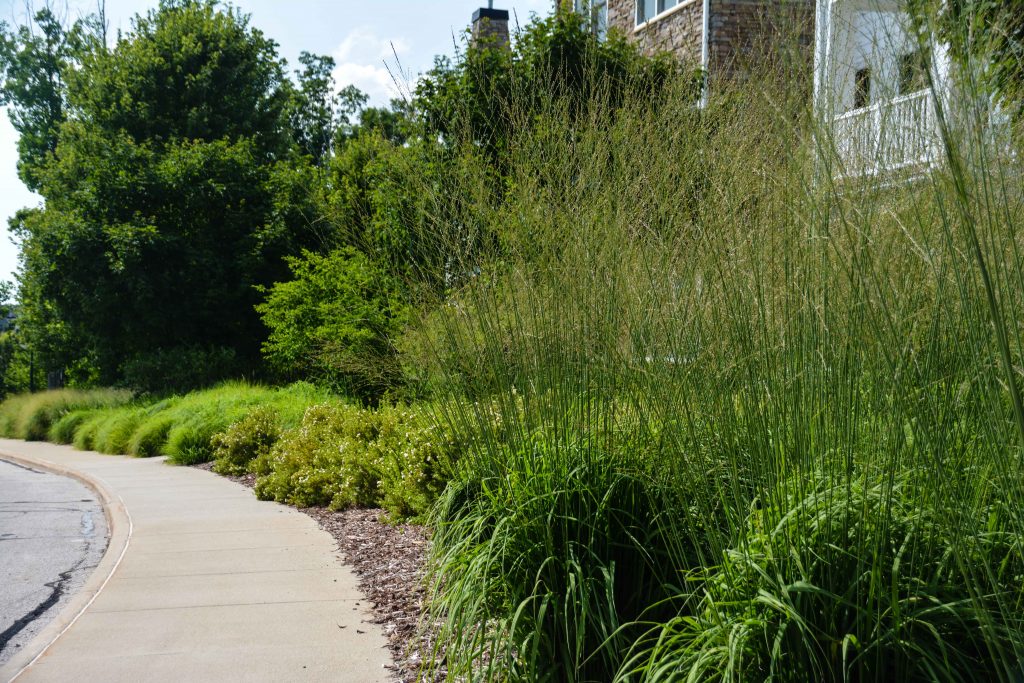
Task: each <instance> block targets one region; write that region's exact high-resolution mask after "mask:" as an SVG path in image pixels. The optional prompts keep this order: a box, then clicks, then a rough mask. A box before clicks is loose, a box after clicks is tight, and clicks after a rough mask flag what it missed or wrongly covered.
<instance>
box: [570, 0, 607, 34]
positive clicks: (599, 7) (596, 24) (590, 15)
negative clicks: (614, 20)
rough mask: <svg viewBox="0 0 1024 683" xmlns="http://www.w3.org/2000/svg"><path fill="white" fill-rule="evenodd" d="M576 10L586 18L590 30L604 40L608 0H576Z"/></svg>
mask: <svg viewBox="0 0 1024 683" xmlns="http://www.w3.org/2000/svg"><path fill="white" fill-rule="evenodd" d="M574 5H575V8H576V12H577V13H578V14H580V15H582V16H583V17H584V18H586V19H587V25H588V26H589V27H590V30H591V32H592V33H593V34H594V35H595V36H597V37H598V38H599V39H601V40H604V39H605V37H606V36H607V35H608V0H576V1H575V3H574Z"/></svg>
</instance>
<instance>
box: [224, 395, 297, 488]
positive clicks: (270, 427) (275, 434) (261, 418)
mask: <svg viewBox="0 0 1024 683" xmlns="http://www.w3.org/2000/svg"><path fill="white" fill-rule="evenodd" d="M279 438H281V426H280V425H279V424H278V415H277V412H276V411H275V410H274V409H273V408H270V407H267V406H260V407H257V408H254V409H253V410H251V411H249V413H248V414H247V415H246V416H245V417H243V418H242V419H241V420H239V421H238V422H236V423H234V424H232V425H231V426H230V427H228V428H227V429H226V430H225V431H223V432H220V433H219V434H216V435H214V437H213V440H212V442H211V445H212V446H213V457H214V460H215V462H214V465H213V471H214V472H217V473H219V474H231V475H236V476H237V475H240V474H244V473H245V472H246V471H247V469H248V465H249V463H250V462H251V461H252V460H253V459H255V458H258V457H260V456H263V455H266V454H267V453H269V452H270V449H271V448H273V446H274V444H275V443H277V440H278V439H279Z"/></svg>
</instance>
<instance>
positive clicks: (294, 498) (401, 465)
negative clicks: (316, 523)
mask: <svg viewBox="0 0 1024 683" xmlns="http://www.w3.org/2000/svg"><path fill="white" fill-rule="evenodd" d="M451 455H452V449H451V447H450V446H449V445H448V444H446V442H445V441H444V440H443V439H442V438H441V437H440V436H439V434H438V433H437V432H436V429H435V427H433V426H432V425H431V424H430V422H429V420H427V419H426V418H425V416H424V415H423V414H422V412H421V411H420V410H417V409H415V408H407V407H382V408H379V409H376V410H371V409H364V408H358V407H355V406H347V405H337V404H323V405H316V406H312V407H310V408H309V409H308V410H307V411H306V414H305V416H304V417H303V420H302V424H301V425H300V426H299V427H298V428H296V429H293V430H290V431H287V432H285V433H284V434H283V435H282V437H281V439H280V440H279V441H278V442H277V444H276V445H275V446H274V447H273V448H272V449H270V450H269V451H268V452H266V453H264V454H263V455H261V456H259V457H257V458H256V459H255V460H253V461H252V463H251V465H250V470H251V471H253V472H254V473H256V475H257V476H258V478H257V480H256V495H257V496H259V497H260V498H261V499H264V500H276V501H279V502H283V503H289V504H291V505H296V506H299V507H309V506H314V505H325V506H330V507H331V508H333V509H342V508H347V507H384V508H385V509H387V510H388V511H389V512H390V513H391V514H392V515H394V516H396V517H415V516H418V515H422V514H423V513H425V512H426V511H427V509H428V507H429V506H430V504H431V503H432V502H433V501H434V499H435V498H436V497H437V496H438V494H439V493H440V492H441V490H442V489H443V488H444V485H445V483H446V482H447V479H448V473H449V471H450V470H449V464H450V457H451Z"/></svg>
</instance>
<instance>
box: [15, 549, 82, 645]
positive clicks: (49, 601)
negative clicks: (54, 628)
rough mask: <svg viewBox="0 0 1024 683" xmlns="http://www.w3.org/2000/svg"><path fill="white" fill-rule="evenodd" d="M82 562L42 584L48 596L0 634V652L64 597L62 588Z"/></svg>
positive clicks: (79, 561)
mask: <svg viewBox="0 0 1024 683" xmlns="http://www.w3.org/2000/svg"><path fill="white" fill-rule="evenodd" d="M83 562H85V557H82V558H80V559H79V560H78V562H75V564H74V566H73V567H71V569H68V570H66V571H63V572H61V573H60V575H59V577H58V578H57V579H55V580H53V581H50V582H49V583H46V584H43V585H45V586H46V587H47V588H49V589H50V594H49V595H48V596H46V598H44V599H43V601H42V602H40V603H39V604H38V605H36V606H35V607H34V608H32V609H31V610H29V612H28V613H26V614H25V615H24V616H21V617H18V618H17V619H15V620H14V623H13V624H11V625H10V626H9V627H8V628H7V629H6V630H5V631H3V632H2V633H0V652H3V651H4V648H6V647H7V643H9V642H11V640H12V639H13V638H14V637H15V636H16V635H18V634H19V633H21V632H22V631H23V630H24V629H25V628H26V627H27V626H28V625H29V624H31V623H32V622H33V621H35V620H36V619H38V618H39V617H41V616H42V615H43V614H45V613H46V610H48V609H50V608H51V607H53V606H54V605H56V604H57V602H58V601H59V600H60V599H61V598H62V597H64V587H65V586H66V585H67V582H68V581H70V580H71V577H72V576H73V575H74V573H75V572H76V571H77V570H78V569H79V568H80V567H81V566H82V563H83Z"/></svg>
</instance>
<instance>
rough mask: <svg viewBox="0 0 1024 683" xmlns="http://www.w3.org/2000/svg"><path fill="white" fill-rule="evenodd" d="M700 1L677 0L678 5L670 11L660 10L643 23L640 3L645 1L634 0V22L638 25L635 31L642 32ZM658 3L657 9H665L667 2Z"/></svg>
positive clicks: (659, 1)
mask: <svg viewBox="0 0 1024 683" xmlns="http://www.w3.org/2000/svg"><path fill="white" fill-rule="evenodd" d="M700 1H701V0H677V1H676V4H674V5H672V6H671V7H669V8H668V9H658V11H657V12H656V13H655V14H654V15H653V16H651V17H648V18H646V19H644V20H643V21H641V20H640V3H641V2H643V0H634V2H633V20H634V22H635V24H636V28H634V29H633V31H634V32H636V31H642V30H644V29H645V28H647V27H648V26H650V25H651V24H653V23H654V22H656V21H660V20H662V19H664V18H665V17H668V16H671V15H672V14H675V13H676V12H678V11H679V10H681V9H683V8H684V7H689V6H690V5H695V4H697V3H698V2H700ZM657 3H658V4H657V7H659V8H662V7H664V3H665V0H657Z"/></svg>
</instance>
